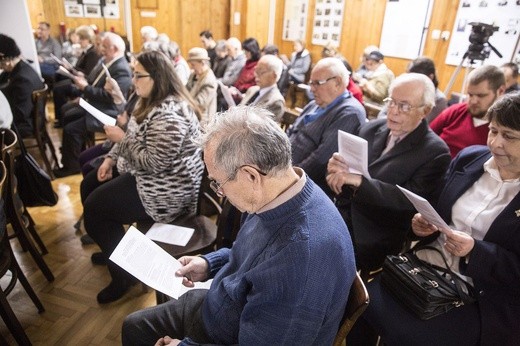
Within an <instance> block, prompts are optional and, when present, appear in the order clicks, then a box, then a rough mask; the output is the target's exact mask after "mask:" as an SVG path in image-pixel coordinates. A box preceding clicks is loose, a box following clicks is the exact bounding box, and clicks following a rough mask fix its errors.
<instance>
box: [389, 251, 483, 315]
mask: <svg viewBox="0 0 520 346" xmlns="http://www.w3.org/2000/svg"><path fill="white" fill-rule="evenodd" d="M425 249H428V250H433V251H436V252H438V253H439V254H440V255H441V256H442V258H443V260H444V263H445V265H446V268H442V267H439V266H436V265H433V264H430V263H427V262H425V261H423V260H421V259H419V258H418V257H417V256H416V254H415V253H416V252H417V251H420V250H425ZM381 284H382V286H383V287H384V288H385V289H386V290H387V291H389V292H390V293H391V294H392V295H393V296H394V297H395V298H396V300H397V301H399V302H400V303H401V304H402V305H403V306H404V307H406V308H407V309H408V310H410V311H411V312H412V313H414V314H415V315H416V316H417V317H419V318H420V319H421V320H429V319H431V318H433V317H435V316H438V315H441V314H444V313H446V312H448V311H450V310H451V309H454V308H457V307H459V306H462V305H464V304H471V303H474V302H475V301H476V299H475V298H474V297H475V295H474V289H473V286H471V285H470V284H469V283H468V282H466V281H464V280H463V279H462V278H461V277H459V276H458V275H457V274H455V273H453V272H452V271H451V270H450V268H449V266H448V264H447V261H446V258H445V257H444V254H443V253H442V252H441V251H439V250H438V249H436V248H434V247H431V246H419V247H417V246H416V247H414V248H413V249H411V250H410V251H408V252H406V253H403V254H401V255H398V256H393V255H392V256H387V257H386V259H385V262H384V263H383V272H382V274H381Z"/></svg>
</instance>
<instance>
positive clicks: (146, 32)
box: [140, 25, 159, 40]
mask: <svg viewBox="0 0 520 346" xmlns="http://www.w3.org/2000/svg"><path fill="white" fill-rule="evenodd" d="M140 32H141V36H142V37H148V38H150V39H151V40H156V39H157V36H158V35H159V34H158V33H157V29H155V28H154V27H153V26H149V25H146V26H143V27H141V30H140Z"/></svg>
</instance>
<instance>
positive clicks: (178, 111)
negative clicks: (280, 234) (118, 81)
mask: <svg viewBox="0 0 520 346" xmlns="http://www.w3.org/2000/svg"><path fill="white" fill-rule="evenodd" d="M133 84H134V87H135V93H136V94H137V95H138V96H139V99H138V101H137V104H136V106H135V109H134V111H133V113H132V116H131V118H130V120H129V122H128V128H127V130H126V132H124V131H123V130H122V129H121V128H119V127H117V126H108V125H107V126H105V132H106V134H107V137H108V138H109V139H110V140H111V141H112V142H114V143H115V145H114V147H113V148H112V149H111V151H110V152H109V153H108V155H107V156H106V158H105V160H104V161H103V163H102V164H101V166H100V167H99V169H98V170H97V171H92V172H90V173H89V174H88V175H87V176H86V177H85V179H84V180H83V182H82V183H81V196H82V201H83V206H84V215H85V229H86V231H87V233H88V234H89V235H90V236H91V237H92V239H94V241H95V242H96V243H97V244H98V245H99V247H100V248H101V253H97V254H94V255H93V257H92V261H93V262H94V263H95V264H102V263H103V262H104V263H107V265H108V270H109V272H110V275H111V276H112V281H111V282H110V284H109V285H108V286H107V287H106V288H104V289H103V290H101V292H99V294H98V295H97V300H98V302H99V303H100V304H103V303H109V302H112V301H115V300H117V299H119V298H121V297H122V296H123V295H124V294H125V292H126V291H127V290H128V289H129V288H130V287H131V286H132V284H134V283H135V282H136V280H135V279H134V278H133V277H132V276H130V275H129V274H128V273H126V272H125V271H124V270H123V269H121V268H119V267H118V266H117V265H115V264H114V263H112V262H109V261H108V257H109V256H110V254H111V253H112V251H113V250H114V248H115V247H116V246H117V244H118V243H119V241H120V240H121V238H122V237H123V235H124V232H125V229H124V227H123V225H125V224H131V223H134V222H137V221H155V222H162V223H168V222H171V221H173V220H174V219H176V218H177V217H179V216H182V215H186V214H191V213H194V212H195V209H196V202H197V192H198V190H199V185H200V180H201V177H202V172H203V162H202V157H201V152H200V149H198V148H197V146H196V145H195V144H194V143H193V142H192V140H191V139H192V138H194V137H197V136H198V135H199V132H200V125H199V121H198V119H197V115H198V114H197V113H198V110H197V107H196V106H195V103H194V101H193V99H192V98H191V97H190V95H189V93H188V91H187V90H186V89H185V87H184V86H183V85H182V82H181V81H180V79H179V78H178V77H177V75H176V74H175V72H174V69H173V65H172V62H171V61H170V60H169V59H168V58H167V57H166V56H165V55H164V54H162V53H160V52H153V51H152V52H144V53H141V54H140V55H138V56H137V57H136V63H135V66H134V74H133Z"/></svg>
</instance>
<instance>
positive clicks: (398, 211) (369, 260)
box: [327, 73, 450, 271]
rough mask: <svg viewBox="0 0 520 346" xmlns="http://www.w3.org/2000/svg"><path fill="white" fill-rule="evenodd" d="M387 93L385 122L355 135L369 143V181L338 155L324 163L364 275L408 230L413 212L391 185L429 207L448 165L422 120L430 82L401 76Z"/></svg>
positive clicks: (431, 96) (443, 148)
mask: <svg viewBox="0 0 520 346" xmlns="http://www.w3.org/2000/svg"><path fill="white" fill-rule="evenodd" d="M389 92H390V97H389V98H387V99H385V102H386V104H387V108H388V116H387V118H386V119H378V120H374V121H371V122H369V123H368V124H366V125H365V126H364V127H362V128H361V130H360V131H359V136H360V137H362V138H364V139H366V140H367V142H368V172H369V173H370V178H368V177H364V176H362V175H360V174H354V173H350V172H349V167H348V165H347V164H346V162H345V160H344V159H343V158H342V157H341V156H340V155H339V154H338V153H335V154H334V155H332V157H331V158H330V160H329V163H328V175H327V183H328V184H329V186H330V188H331V189H332V191H334V193H335V194H336V206H337V207H338V209H339V210H340V213H341V214H342V215H343V218H344V220H345V222H346V223H347V225H348V227H349V230H350V232H351V236H352V240H353V242H354V249H355V251H356V263H357V265H358V268H359V269H361V270H363V271H372V270H375V269H378V268H380V267H381V266H382V264H383V261H384V259H385V256H386V255H390V254H396V253H398V252H399V251H400V250H401V248H402V247H403V244H404V242H405V237H406V235H407V234H408V233H409V231H410V230H411V229H410V220H411V218H412V216H413V215H414V213H415V209H414V207H413V205H412V204H411V203H410V202H409V201H408V199H407V198H406V197H405V196H404V195H403V194H402V192H401V191H400V190H399V189H398V188H397V186H396V185H399V186H402V187H404V188H406V189H408V190H410V191H412V192H414V193H416V194H418V195H420V196H422V197H424V198H426V199H427V200H429V201H430V203H433V202H434V201H435V198H436V192H437V191H436V190H437V187H438V186H439V183H440V181H441V179H442V177H443V175H444V173H445V171H446V169H447V167H448V165H449V163H450V154H449V150H448V147H447V145H446V144H445V143H444V142H443V141H442V139H440V138H439V137H438V136H437V135H436V134H435V133H433V131H432V130H430V129H429V127H428V122H427V121H426V120H425V119H424V117H425V116H426V115H427V114H428V113H429V112H430V110H431V109H432V107H433V106H434V105H435V87H434V85H433V83H432V81H431V80H430V79H429V78H428V77H427V76H425V75H423V74H418V73H407V74H403V75H401V76H399V77H397V78H396V79H395V80H394V81H393V82H392V84H391V85H390V89H389Z"/></svg>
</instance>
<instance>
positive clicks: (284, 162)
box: [197, 106, 291, 179]
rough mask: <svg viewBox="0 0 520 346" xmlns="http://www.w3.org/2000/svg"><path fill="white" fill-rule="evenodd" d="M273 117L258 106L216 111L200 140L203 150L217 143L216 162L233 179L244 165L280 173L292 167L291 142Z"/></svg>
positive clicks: (270, 172)
mask: <svg viewBox="0 0 520 346" xmlns="http://www.w3.org/2000/svg"><path fill="white" fill-rule="evenodd" d="M273 117H274V116H273V114H272V113H271V112H269V111H267V110H265V109H261V108H257V107H252V106H238V107H232V108H230V109H229V110H228V111H226V112H223V113H218V114H216V115H215V116H214V117H213V118H212V119H211V120H210V122H209V123H208V124H206V126H205V133H204V134H203V135H202V137H201V138H199V139H198V140H197V142H198V143H199V145H200V146H201V147H202V149H203V150H204V149H205V148H206V147H207V146H208V145H209V144H210V143H212V144H214V143H216V144H217V148H216V150H215V157H214V162H213V163H214V165H215V166H217V167H220V168H221V169H222V170H224V171H225V172H226V174H227V175H228V176H229V177H230V179H234V177H235V175H236V171H237V169H238V168H239V167H240V166H243V165H253V166H257V167H258V169H259V170H260V171H262V172H264V173H267V174H273V175H276V174H277V173H279V172H283V171H286V170H287V169H289V168H290V167H291V143H290V141H289V138H288V137H287V135H286V134H285V132H283V130H282V129H281V127H280V125H278V124H277V123H276V122H275V121H274V120H273Z"/></svg>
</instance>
